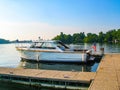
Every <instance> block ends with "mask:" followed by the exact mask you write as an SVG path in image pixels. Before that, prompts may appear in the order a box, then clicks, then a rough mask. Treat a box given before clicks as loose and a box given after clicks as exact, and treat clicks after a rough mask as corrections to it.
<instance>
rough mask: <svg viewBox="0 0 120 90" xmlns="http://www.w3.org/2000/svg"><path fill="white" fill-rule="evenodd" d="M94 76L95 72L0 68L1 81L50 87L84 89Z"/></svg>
mask: <svg viewBox="0 0 120 90" xmlns="http://www.w3.org/2000/svg"><path fill="white" fill-rule="evenodd" d="M94 76H95V72H75V71H55V70H37V69H19V68H0V80H2V81H9V82H14V83H21V84H27V85H33V86H45V87H52V88H66V89H81V85H83V86H84V87H83V88H82V89H85V88H86V86H87V87H89V85H90V83H91V81H92V80H93V79H94Z"/></svg>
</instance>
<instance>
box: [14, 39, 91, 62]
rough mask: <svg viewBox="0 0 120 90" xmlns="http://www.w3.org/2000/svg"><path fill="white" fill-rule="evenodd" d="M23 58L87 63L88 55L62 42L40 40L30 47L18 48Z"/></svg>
mask: <svg viewBox="0 0 120 90" xmlns="http://www.w3.org/2000/svg"><path fill="white" fill-rule="evenodd" d="M16 49H17V50H18V51H19V52H20V54H21V58H22V59H26V60H36V61H45V62H86V61H87V59H88V58H89V55H88V54H87V53H85V52H84V53H81V52H80V51H79V50H74V49H73V48H69V47H68V46H67V45H65V44H63V43H62V42H61V41H56V40H39V41H35V42H32V44H31V45H30V46H17V47H16Z"/></svg>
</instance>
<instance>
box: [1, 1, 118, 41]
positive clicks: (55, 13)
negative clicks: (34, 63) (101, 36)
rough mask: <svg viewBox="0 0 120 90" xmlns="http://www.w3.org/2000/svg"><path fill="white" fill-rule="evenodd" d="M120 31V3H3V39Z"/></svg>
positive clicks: (27, 38) (46, 37) (31, 38)
mask: <svg viewBox="0 0 120 90" xmlns="http://www.w3.org/2000/svg"><path fill="white" fill-rule="evenodd" d="M118 28H120V0H0V38H4V39H9V40H15V39H20V40H24V39H26V40H35V39H38V37H39V36H41V37H42V38H44V39H51V38H53V37H54V36H56V35H58V34H60V32H63V33H65V34H73V33H79V32H85V33H88V32H91V33H98V32H100V31H103V32H106V31H108V30H111V29H118Z"/></svg>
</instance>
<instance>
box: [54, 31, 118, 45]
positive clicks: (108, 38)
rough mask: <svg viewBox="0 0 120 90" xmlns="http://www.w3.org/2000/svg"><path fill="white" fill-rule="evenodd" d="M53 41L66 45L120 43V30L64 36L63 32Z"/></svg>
mask: <svg viewBox="0 0 120 90" xmlns="http://www.w3.org/2000/svg"><path fill="white" fill-rule="evenodd" d="M53 40H60V41H62V42H64V43H66V44H71V43H73V44H79V43H94V42H96V43H110V42H113V43H120V29H117V30H116V29H113V30H109V31H108V32H106V33H103V32H102V31H101V32H99V34H95V33H87V34H86V35H85V33H84V32H80V33H74V34H73V35H71V34H64V33H63V32H61V33H60V35H57V36H55V37H54V38H53Z"/></svg>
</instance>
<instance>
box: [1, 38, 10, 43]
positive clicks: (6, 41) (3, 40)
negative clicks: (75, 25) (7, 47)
mask: <svg viewBox="0 0 120 90" xmlns="http://www.w3.org/2000/svg"><path fill="white" fill-rule="evenodd" d="M4 43H10V41H9V40H5V39H2V38H0V44H4Z"/></svg>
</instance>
